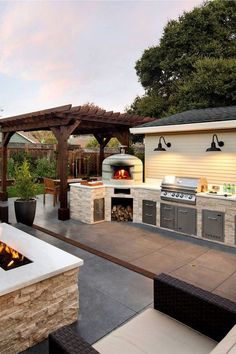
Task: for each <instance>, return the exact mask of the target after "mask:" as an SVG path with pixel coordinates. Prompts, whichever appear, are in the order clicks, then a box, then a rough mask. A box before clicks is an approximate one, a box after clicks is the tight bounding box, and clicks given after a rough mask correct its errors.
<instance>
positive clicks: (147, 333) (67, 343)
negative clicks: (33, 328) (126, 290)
mask: <svg viewBox="0 0 236 354" xmlns="http://www.w3.org/2000/svg"><path fill="white" fill-rule="evenodd" d="M235 324H236V303H234V302H232V301H230V300H227V299H224V298H222V297H220V296H217V295H215V294H212V293H209V292H207V291H205V290H202V289H200V288H197V287H195V286H193V285H190V284H188V283H185V282H183V281H181V280H179V279H176V278H173V277H171V276H169V275H166V274H160V275H159V276H157V277H156V278H155V279H154V309H147V310H145V311H144V312H142V313H141V314H139V315H137V316H135V317H134V318H132V319H131V320H130V321H129V322H127V323H126V324H124V325H123V326H121V327H119V328H118V329H116V330H115V331H113V332H111V333H110V334H108V335H107V336H105V337H104V338H102V339H101V340H99V341H98V342H96V343H95V344H93V346H91V345H89V344H88V343H86V342H85V341H84V340H83V339H82V338H81V337H79V336H78V335H77V334H76V333H75V332H73V330H72V329H71V328H70V327H63V328H61V329H59V330H57V331H55V332H53V333H51V334H50V335H49V353H50V354H89V353H91V354H95V353H101V354H117V353H119V354H126V353H127V354H139V353H140V354H141V353H149V354H154V353H155V354H156V353H160V354H169V353H176V354H178V353H180V354H185V353H186V354H191V353H194V354H205V353H206V354H207V353H212V354H226V353H230V354H235V353H236V326H235ZM233 327H234V328H233ZM218 342H220V343H219V344H218Z"/></svg>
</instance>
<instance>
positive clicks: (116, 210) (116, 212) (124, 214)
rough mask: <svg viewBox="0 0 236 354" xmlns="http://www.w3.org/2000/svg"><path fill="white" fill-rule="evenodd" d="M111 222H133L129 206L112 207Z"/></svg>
mask: <svg viewBox="0 0 236 354" xmlns="http://www.w3.org/2000/svg"><path fill="white" fill-rule="evenodd" d="M111 220H112V221H133V208H132V207H131V206H130V205H127V206H123V205H121V204H118V205H114V206H113V207H112V210H111Z"/></svg>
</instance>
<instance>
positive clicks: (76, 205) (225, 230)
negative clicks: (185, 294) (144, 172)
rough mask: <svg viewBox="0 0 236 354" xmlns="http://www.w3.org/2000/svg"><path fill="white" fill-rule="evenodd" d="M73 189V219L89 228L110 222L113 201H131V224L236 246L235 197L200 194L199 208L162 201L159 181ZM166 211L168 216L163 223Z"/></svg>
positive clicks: (73, 186)
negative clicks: (95, 224)
mask: <svg viewBox="0 0 236 354" xmlns="http://www.w3.org/2000/svg"><path fill="white" fill-rule="evenodd" d="M70 188H71V197H70V208H71V209H70V210H71V218H72V219H75V220H80V221H82V222H84V223H88V224H93V223H96V222H103V221H111V220H112V217H111V215H112V208H113V206H114V200H116V199H117V198H118V200H119V201H118V203H119V204H120V203H122V200H124V201H126V200H129V203H130V204H132V209H133V217H132V221H133V222H135V223H144V224H148V225H152V226H154V227H160V228H165V229H169V230H172V231H175V232H179V233H182V234H185V235H186V236H187V235H190V236H193V237H197V238H202V239H205V240H209V241H213V242H217V243H221V244H222V243H224V244H226V245H229V246H234V247H235V245H236V242H235V230H236V229H235V218H236V196H231V197H230V196H227V197H224V196H217V195H213V194H209V193H208V192H200V193H196V204H183V203H181V202H178V201H168V200H162V199H161V187H160V181H159V182H158V181H156V182H154V181H149V182H148V183H142V184H139V185H133V186H130V185H125V184H124V185H122V186H119V187H118V186H117V185H116V184H114V185H111V184H103V185H100V186H84V185H80V184H79V183H78V184H73V185H71V186H70ZM125 205H127V203H125ZM163 211H164V212H165V213H164V217H163V218H162V219H161V217H162V215H163ZM163 219H167V220H163ZM127 237H128V236H127Z"/></svg>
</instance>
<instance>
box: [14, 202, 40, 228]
mask: <svg viewBox="0 0 236 354" xmlns="http://www.w3.org/2000/svg"><path fill="white" fill-rule="evenodd" d="M14 204H15V213H16V220H17V222H21V223H22V224H25V225H28V226H32V225H33V222H34V217H35V211H36V199H30V200H21V199H17V200H15V202H14Z"/></svg>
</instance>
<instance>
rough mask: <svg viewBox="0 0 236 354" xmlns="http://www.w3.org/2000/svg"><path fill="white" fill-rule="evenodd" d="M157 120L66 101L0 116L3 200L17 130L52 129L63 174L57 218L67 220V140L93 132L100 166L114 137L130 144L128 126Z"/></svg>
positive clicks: (68, 214) (61, 174) (60, 171)
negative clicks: (108, 144) (98, 150)
mask: <svg viewBox="0 0 236 354" xmlns="http://www.w3.org/2000/svg"><path fill="white" fill-rule="evenodd" d="M152 120H154V119H153V118H150V117H141V116H138V115H131V114H126V113H123V114H122V113H114V112H112V111H111V112H107V111H105V110H103V109H99V108H94V107H91V106H88V105H85V106H76V107H72V105H70V104H69V105H65V106H60V107H55V108H51V109H46V110H42V111H38V112H31V113H27V114H22V115H18V116H14V117H10V118H4V119H0V128H1V132H2V184H1V192H0V200H1V201H6V200H7V199H8V197H7V183H6V182H7V145H8V143H9V141H10V138H11V137H12V135H13V134H14V133H16V132H17V131H25V132H27V131H37V130H49V131H52V133H53V134H54V136H55V137H56V139H57V142H58V161H59V178H60V208H59V209H58V219H59V220H68V219H69V218H70V212H69V208H68V201H67V163H68V151H67V148H68V146H67V141H68V138H69V136H70V135H71V134H73V135H81V134H93V135H94V136H95V138H96V139H97V141H98V142H99V144H100V168H101V165H102V161H103V159H104V148H105V146H106V145H107V143H108V142H109V141H110V139H111V138H112V137H116V138H117V139H118V140H119V141H120V143H121V144H123V145H127V146H128V145H129V134H130V133H129V128H130V127H134V126H137V125H140V124H143V123H147V122H150V121H152Z"/></svg>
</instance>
